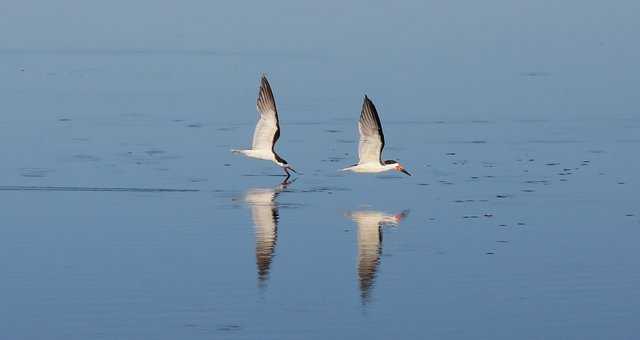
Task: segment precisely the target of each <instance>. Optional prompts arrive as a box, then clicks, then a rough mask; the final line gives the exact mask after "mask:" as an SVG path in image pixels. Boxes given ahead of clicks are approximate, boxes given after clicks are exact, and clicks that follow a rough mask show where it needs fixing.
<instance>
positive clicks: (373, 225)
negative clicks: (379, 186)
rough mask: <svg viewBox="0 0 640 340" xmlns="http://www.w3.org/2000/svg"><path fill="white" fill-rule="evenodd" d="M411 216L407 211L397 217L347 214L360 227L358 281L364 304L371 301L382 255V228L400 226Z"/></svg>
mask: <svg viewBox="0 0 640 340" xmlns="http://www.w3.org/2000/svg"><path fill="white" fill-rule="evenodd" d="M408 214H409V211H408V210H405V211H403V212H401V213H399V214H396V215H387V214H385V213H383V212H380V211H372V210H361V211H352V212H349V213H347V217H349V218H351V219H352V220H353V221H354V222H356V224H357V225H358V281H359V283H360V297H361V299H362V303H363V304H366V303H367V302H369V300H370V296H371V288H372V287H373V284H374V282H375V278H376V274H377V272H378V265H379V264H380V255H381V253H382V227H383V226H398V225H399V224H400V221H402V220H403V219H404V218H405V217H407V215H408Z"/></svg>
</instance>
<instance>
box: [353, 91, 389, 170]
mask: <svg viewBox="0 0 640 340" xmlns="http://www.w3.org/2000/svg"><path fill="white" fill-rule="evenodd" d="M358 130H359V131H360V143H359V144H358V158H359V159H360V160H359V163H360V164H363V163H371V162H379V163H381V164H382V160H381V157H382V149H383V148H384V134H383V133H382V124H381V123H380V117H378V111H376V107H375V106H373V103H372V102H371V100H370V99H369V98H368V97H367V96H364V102H363V103H362V112H361V113H360V120H359V121H358Z"/></svg>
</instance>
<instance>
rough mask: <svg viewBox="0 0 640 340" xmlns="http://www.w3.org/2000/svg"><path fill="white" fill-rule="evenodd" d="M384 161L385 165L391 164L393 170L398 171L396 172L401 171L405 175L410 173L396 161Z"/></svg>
mask: <svg viewBox="0 0 640 340" xmlns="http://www.w3.org/2000/svg"><path fill="white" fill-rule="evenodd" d="M384 163H385V164H386V165H391V166H392V167H393V168H392V169H393V170H395V171H398V172H402V173H403V174H405V175H407V176H411V174H410V173H409V171H407V170H406V169H405V168H404V166H402V164H400V163H398V162H396V161H384Z"/></svg>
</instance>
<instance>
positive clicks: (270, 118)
mask: <svg viewBox="0 0 640 340" xmlns="http://www.w3.org/2000/svg"><path fill="white" fill-rule="evenodd" d="M256 107H257V109H258V113H259V117H258V123H257V124H256V129H255V131H254V132H253V144H252V146H251V148H252V149H254V150H273V146H274V145H275V144H276V142H277V141H278V138H280V123H279V121H278V110H277V109H276V101H275V99H274V98H273V92H272V91H271V85H269V81H268V80H267V77H266V76H264V75H263V76H262V79H261V80H260V91H259V92H258V100H257V103H256Z"/></svg>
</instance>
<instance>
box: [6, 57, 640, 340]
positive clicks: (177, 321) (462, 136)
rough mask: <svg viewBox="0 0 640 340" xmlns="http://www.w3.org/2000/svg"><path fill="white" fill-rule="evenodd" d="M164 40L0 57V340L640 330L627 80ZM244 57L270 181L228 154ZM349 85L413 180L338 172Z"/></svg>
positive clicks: (638, 131)
mask: <svg viewBox="0 0 640 340" xmlns="http://www.w3.org/2000/svg"><path fill="white" fill-rule="evenodd" d="M169 52H170V51H164V52H163V51H160V52H154V51H146V52H145V51H126V50H124V51H119V52H114V51H111V52H109V51H93V52H90V53H89V52H85V53H82V51H70V52H68V53H63V52H60V51H48V52H47V51H3V52H1V53H0V60H1V61H2V62H1V63H0V78H1V80H0V92H1V93H2V94H0V98H1V99H2V101H3V112H2V115H1V116H0V152H1V154H2V159H3V160H2V164H0V178H2V180H1V182H0V204H1V206H2V211H3V213H2V216H3V218H2V226H0V268H2V273H3V277H2V280H0V299H1V300H2V301H3V303H2V305H3V307H2V308H0V320H2V321H0V335H2V336H1V337H2V338H6V339H46V338H48V339H179V338H188V339H328V338H334V339H346V338H368V339H391V338H432V339H461V338H483V339H488V338H491V339H542V338H545V339H548V338H558V339H586V338H591V339H603V338H610V339H611V338H617V339H631V338H635V337H637V336H638V334H640V326H638V323H637V315H638V314H639V313H640V292H639V291H638V289H637V287H638V286H639V285H640V272H639V271H638V268H639V267H640V257H639V256H638V250H637V249H638V248H637V243H638V239H639V238H640V207H639V206H638V198H637V193H638V188H639V185H638V178H637V174H638V173H640V161H639V160H638V157H637V154H638V152H637V151H638V147H639V146H640V119H639V118H638V116H637V114H636V113H637V106H634V105H635V104H634V103H636V104H637V100H636V102H633V101H631V102H627V105H626V106H624V105H623V104H620V105H622V106H620V105H619V106H617V107H615V108H614V109H611V110H610V111H609V110H605V109H602V108H603V107H606V105H605V104H606V103H610V102H613V101H614V99H615V98H616V94H612V93H613V92H616V91H617V90H620V91H621V92H616V93H618V94H619V93H627V92H628V91H629V90H628V89H627V87H626V84H627V81H628V80H629V79H632V77H631V76H629V77H627V78H616V79H617V80H618V82H614V83H613V85H612V86H614V87H615V86H618V87H617V88H615V89H612V90H611V92H603V93H602V96H600V97H599V98H596V97H595V96H589V94H591V93H596V92H598V89H599V87H593V86H595V85H593V86H592V87H589V85H585V83H583V78H581V77H580V76H577V74H578V73H579V72H578V71H580V70H579V69H575V68H574V69H571V68H567V69H566V70H565V71H566V72H564V73H563V70H562V69H556V70H548V68H546V67H542V70H541V69H540V68H533V69H532V68H529V67H521V68H520V67H516V66H513V65H511V66H508V67H506V68H500V67H497V66H496V65H493V67H490V68H488V69H482V68H470V67H468V68H465V67H464V66H461V65H455V63H451V64H428V63H427V64H425V65H423V66H424V69H417V68H415V65H407V66H403V65H401V64H397V63H396V64H392V65H390V66H387V68H386V69H382V70H381V69H377V70H376V71H375V72H373V73H370V72H368V70H370V69H371V68H370V66H372V65H373V64H374V63H373V62H371V63H369V64H367V62H366V61H364V62H363V63H364V64H363V63H359V62H358V60H356V58H353V59H350V58H349V57H345V58H331V57H328V56H324V55H305V54H293V55H259V54H257V55H256V54H251V53H249V54H241V53H240V54H232V55H225V54H224V53H222V54H219V53H216V52H215V51H209V52H207V51H200V52H198V51H195V52H194V51H191V52H189V51H187V52H181V53H169ZM353 65H359V66H353ZM262 71H267V72H269V75H270V78H271V83H272V85H273V87H274V90H275V95H276V100H277V102H278V105H279V108H280V117H281V120H282V122H281V125H282V137H281V139H280V144H279V146H278V150H279V152H280V153H281V154H282V155H283V156H284V157H285V158H286V159H287V160H288V161H289V162H290V163H291V164H292V165H293V166H294V167H295V168H296V169H297V170H299V172H301V173H302V174H300V175H299V176H295V177H294V178H295V180H294V181H293V182H291V183H289V184H286V185H282V184H281V181H282V177H280V176H279V175H280V174H281V171H280V170H279V169H277V168H276V167H274V166H272V165H271V164H269V163H267V162H259V161H253V160H247V159H243V158H240V157H238V156H235V155H232V154H231V153H230V152H229V149H231V148H232V147H242V146H246V145H249V143H250V140H249V139H250V136H251V134H252V130H253V124H254V122H255V116H256V113H255V104H254V103H255V95H256V92H257V86H258V77H259V74H260V72H262ZM465 71H469V72H465ZM541 71H544V72H541ZM594 72H596V74H597V76H598V77H599V78H598V79H599V80H600V81H602V82H606V81H607V80H610V78H608V77H611V79H612V78H615V77H617V75H619V74H620V73H615V72H613V73H611V74H609V73H606V72H600V73H598V72H599V71H597V70H595V71H594ZM385 74H386V76H385ZM427 74H431V76H430V77H425V75H427ZM625 79H626V80H625ZM480 84H492V85H491V86H489V85H480ZM609 84H612V83H611V82H609ZM440 85H442V86H440ZM400 86H403V87H400ZM598 86H600V85H598ZM563 88H564V89H565V90H561V89H563ZM550 89H551V90H550ZM556 90H557V92H556ZM563 91H564V92H563ZM625 91H627V92H625ZM364 92H366V93H367V94H368V95H370V96H371V97H372V98H373V100H374V102H375V103H376V104H377V105H378V109H379V111H380V113H381V118H382V123H383V125H384V127H385V132H386V138H387V147H386V149H385V156H386V158H388V159H397V160H399V161H401V162H402V163H403V164H404V165H405V166H406V167H407V169H408V170H409V171H411V172H412V174H413V175H414V176H412V177H406V176H402V175H401V174H400V175H398V174H395V173H385V174H381V175H371V176H358V175H353V174H345V173H340V172H338V171H336V170H337V169H339V168H341V167H345V166H348V165H351V164H353V163H354V162H355V161H356V147H357V130H356V121H357V118H358V115H359V109H360V101H361V99H362V95H363V94H364ZM563 94H564V95H563ZM576 98H583V99H582V101H576V100H575V99H576ZM603 98H604V99H603ZM590 104H593V105H590ZM634 110H635V111H634Z"/></svg>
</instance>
